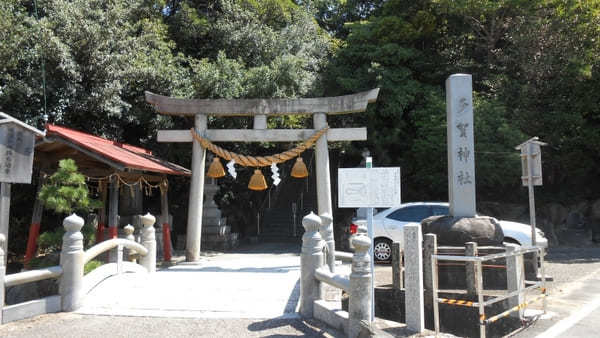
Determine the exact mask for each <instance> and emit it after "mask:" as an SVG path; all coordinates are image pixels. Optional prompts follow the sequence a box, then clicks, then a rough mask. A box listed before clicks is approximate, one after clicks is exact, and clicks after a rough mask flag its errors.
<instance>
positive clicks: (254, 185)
mask: <svg viewBox="0 0 600 338" xmlns="http://www.w3.org/2000/svg"><path fill="white" fill-rule="evenodd" d="M248 189H250V190H256V191H261V190H265V189H267V181H266V180H265V177H264V176H263V174H262V172H261V171H260V170H259V169H254V174H253V175H252V177H250V183H248Z"/></svg>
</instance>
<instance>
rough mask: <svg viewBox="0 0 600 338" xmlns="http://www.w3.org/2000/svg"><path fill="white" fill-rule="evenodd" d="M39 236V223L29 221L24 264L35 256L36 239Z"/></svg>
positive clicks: (27, 263)
mask: <svg viewBox="0 0 600 338" xmlns="http://www.w3.org/2000/svg"><path fill="white" fill-rule="evenodd" d="M39 236H40V223H31V225H30V226H29V238H28V239H27V250H26V251H25V266H27V265H29V261H30V260H31V259H32V258H33V256H35V251H36V249H37V239H38V237H39Z"/></svg>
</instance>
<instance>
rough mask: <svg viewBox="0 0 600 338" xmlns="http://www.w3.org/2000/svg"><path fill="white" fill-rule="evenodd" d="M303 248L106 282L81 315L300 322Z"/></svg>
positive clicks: (276, 247) (278, 247)
mask: <svg viewBox="0 0 600 338" xmlns="http://www.w3.org/2000/svg"><path fill="white" fill-rule="evenodd" d="M299 249H300V248H299V245H298V244H267V245H264V244H263V245H261V246H259V247H245V248H242V249H241V250H239V251H238V252H236V253H228V254H217V255H212V256H211V255H209V256H203V257H202V260H201V261H200V262H199V263H198V264H186V263H180V264H178V265H176V266H172V267H169V268H167V269H163V270H159V271H157V272H156V273H154V274H150V275H148V274H123V275H120V276H114V277H111V278H108V279H106V280H105V281H103V282H102V283H100V284H99V285H98V286H97V287H96V288H95V289H93V290H92V291H91V292H90V293H89V294H88V295H87V296H86V298H85V301H84V305H83V307H82V308H80V309H79V310H78V311H77V313H78V314H92V315H119V316H144V317H168V318H297V317H298V314H297V312H296V307H297V305H298V299H299V296H300V282H299V280H300V256H299Z"/></svg>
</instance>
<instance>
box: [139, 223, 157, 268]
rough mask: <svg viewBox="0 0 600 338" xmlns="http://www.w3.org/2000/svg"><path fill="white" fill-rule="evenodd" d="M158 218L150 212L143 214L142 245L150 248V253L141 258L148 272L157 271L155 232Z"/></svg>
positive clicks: (141, 262)
mask: <svg viewBox="0 0 600 338" xmlns="http://www.w3.org/2000/svg"><path fill="white" fill-rule="evenodd" d="M155 222H156V218H155V217H154V216H152V215H150V213H147V214H145V215H144V216H142V224H143V225H144V229H142V245H143V246H144V247H145V248H146V249H148V254H147V255H145V256H142V257H141V258H140V264H141V265H142V266H144V267H145V268H146V269H147V270H148V272H155V271H156V236H155V233H154V223H155Z"/></svg>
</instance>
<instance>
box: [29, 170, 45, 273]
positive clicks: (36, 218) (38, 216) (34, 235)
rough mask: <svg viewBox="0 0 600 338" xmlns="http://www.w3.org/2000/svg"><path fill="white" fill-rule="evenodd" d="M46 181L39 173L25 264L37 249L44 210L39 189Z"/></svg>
mask: <svg viewBox="0 0 600 338" xmlns="http://www.w3.org/2000/svg"><path fill="white" fill-rule="evenodd" d="M45 182H46V177H45V175H44V174H42V173H40V175H39V181H38V187H37V195H36V199H35V202H34V203H33V213H32V214H31V225H30V226H29V237H28V238H27V249H26V250H25V262H24V263H25V266H27V265H29V261H31V259H32V258H33V257H34V256H35V252H36V250H37V239H38V237H39V236H40V223H41V222H42V213H43V211H44V205H43V204H42V201H41V200H40V199H39V197H38V196H39V193H40V189H42V185H44V183H45Z"/></svg>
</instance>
